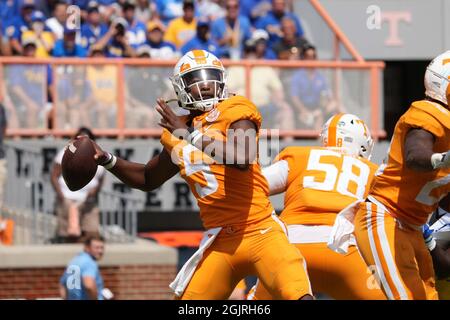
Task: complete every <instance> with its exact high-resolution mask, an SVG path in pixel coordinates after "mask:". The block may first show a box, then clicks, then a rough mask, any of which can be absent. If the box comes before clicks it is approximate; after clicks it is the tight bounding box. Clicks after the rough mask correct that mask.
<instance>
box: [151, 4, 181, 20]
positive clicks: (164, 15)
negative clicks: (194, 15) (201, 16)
mask: <svg viewBox="0 0 450 320" xmlns="http://www.w3.org/2000/svg"><path fill="white" fill-rule="evenodd" d="M155 4H156V9H157V11H158V14H159V18H160V19H161V20H162V22H163V23H164V24H165V25H168V24H169V22H170V21H171V20H172V19H175V18H178V17H181V16H182V15H183V0H156V1H155Z"/></svg>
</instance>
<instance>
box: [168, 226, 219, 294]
mask: <svg viewBox="0 0 450 320" xmlns="http://www.w3.org/2000/svg"><path fill="white" fill-rule="evenodd" d="M220 230H222V227H218V228H213V229H209V230H207V231H206V232H205V233H204V234H203V238H202V241H201V242H200V246H199V248H198V250H197V251H195V253H194V254H193V255H192V257H191V258H190V259H189V260H188V261H187V262H186V263H185V264H184V266H183V267H182V268H181V270H180V271H179V272H178V274H177V276H176V277H175V280H173V282H172V283H171V284H170V285H169V287H170V288H171V289H172V290H173V291H174V292H175V295H177V296H178V297H181V295H182V294H183V292H184V290H185V289H186V287H187V285H188V284H189V282H190V281H191V278H192V276H193V275H194V272H195V269H196V268H197V265H198V264H199V262H200V261H201V260H202V258H203V253H204V252H205V250H206V249H208V248H209V246H210V245H211V244H212V243H213V241H214V239H216V237H217V235H218V234H219V232H220Z"/></svg>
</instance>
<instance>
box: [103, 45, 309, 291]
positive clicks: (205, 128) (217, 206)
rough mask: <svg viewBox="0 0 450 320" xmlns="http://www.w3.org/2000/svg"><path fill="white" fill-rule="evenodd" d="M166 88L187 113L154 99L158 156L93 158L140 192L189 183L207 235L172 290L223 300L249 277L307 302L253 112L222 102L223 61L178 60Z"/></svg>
mask: <svg viewBox="0 0 450 320" xmlns="http://www.w3.org/2000/svg"><path fill="white" fill-rule="evenodd" d="M172 83H173V86H174V89H175V92H176V94H177V97H178V104H179V106H181V107H182V108H184V109H188V110H190V115H189V116H188V117H179V116H176V115H175V113H174V112H173V111H172V110H171V108H170V107H169V106H168V105H167V103H166V102H165V101H164V100H161V99H159V100H158V101H157V102H158V106H157V111H158V112H159V113H160V114H161V116H162V120H161V123H160V125H161V126H162V127H164V130H163V134H162V136H161V143H162V145H163V146H164V149H163V151H162V152H161V153H160V154H159V155H158V156H156V157H154V158H153V159H151V160H150V161H149V162H148V163H147V164H146V165H143V164H138V163H132V162H129V161H125V160H123V159H119V158H116V157H115V156H112V155H111V154H109V153H107V152H104V151H103V150H101V148H100V147H98V146H97V154H96V159H97V162H98V163H99V164H100V165H103V166H105V168H106V169H108V170H110V171H111V172H112V173H113V174H114V175H116V176H117V177H118V178H119V179H120V180H122V181H123V182H124V183H126V184H127V185H129V186H131V187H134V188H138V189H141V190H144V191H149V190H153V189H155V188H158V187H159V186H161V185H162V184H163V183H164V182H165V181H167V180H168V179H170V178H171V177H173V176H174V175H175V174H177V173H178V172H179V173H180V174H181V176H182V177H183V178H184V179H185V180H186V181H187V183H188V184H189V186H190V188H191V191H192V193H193V194H194V195H195V197H196V198H197V201H198V205H199V208H200V216H201V219H202V221H203V225H204V227H205V229H207V232H205V236H204V238H203V240H202V242H201V244H200V248H199V250H198V251H197V252H196V253H195V254H194V255H193V256H192V257H191V259H189V260H188V262H187V263H186V264H185V266H184V267H183V268H182V269H181V270H180V272H179V274H178V275H177V277H176V279H175V280H174V282H172V283H171V285H170V286H171V288H172V289H173V290H174V291H175V294H176V296H177V297H178V298H181V299H227V298H228V297H229V296H230V294H231V292H232V291H233V289H234V288H235V287H236V285H237V283H238V282H239V281H240V280H241V279H242V278H244V277H245V276H247V275H253V274H254V275H258V277H259V279H261V281H262V282H263V283H264V284H265V285H266V286H267V287H268V290H269V291H270V293H271V294H273V295H274V296H275V297H277V298H280V299H301V298H304V299H311V298H312V294H311V289H310V285H309V280H308V277H307V273H306V269H305V268H304V260H303V257H302V256H301V254H300V252H299V251H298V250H297V248H295V247H294V246H293V245H291V244H290V243H289V241H288V238H287V236H286V234H285V230H284V225H283V223H281V222H280V221H279V220H278V218H277V216H276V215H275V214H274V209H273V207H272V205H271V203H270V201H269V197H268V196H269V195H268V193H269V188H268V185H267V181H266V179H265V178H264V177H263V175H262V173H261V168H260V166H259V164H258V163H257V159H256V157H257V152H256V147H257V139H258V130H259V128H260V125H261V116H260V114H259V112H258V110H257V108H256V107H255V105H253V103H251V102H250V101H249V100H247V99H246V98H244V97H241V96H233V97H228V94H227V89H226V76H225V69H224V67H223V65H222V63H221V62H220V61H219V60H218V59H217V58H216V57H215V56H214V55H212V54H211V53H209V52H207V51H204V50H194V51H191V52H188V53H187V54H185V55H184V56H183V57H182V58H181V59H180V60H179V61H178V63H177V64H176V66H175V69H174V76H173V78H172ZM229 129H230V130H229ZM237 133H240V134H241V135H239V134H237Z"/></svg>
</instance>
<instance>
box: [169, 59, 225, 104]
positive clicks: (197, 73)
mask: <svg viewBox="0 0 450 320" xmlns="http://www.w3.org/2000/svg"><path fill="white" fill-rule="evenodd" d="M171 80H172V84H173V87H174V89H175V93H176V94H177V96H178V101H179V104H180V106H181V107H182V108H184V109H187V110H200V111H203V112H205V111H209V110H211V109H212V108H213V107H214V106H215V105H216V104H217V103H219V102H220V101H221V100H223V99H225V98H227V96H228V92H227V90H226V86H225V83H226V74H225V72H224V71H223V70H221V69H219V68H212V67H208V68H198V69H194V70H190V71H188V72H186V73H184V74H181V75H179V76H175V77H173V78H172V79H171Z"/></svg>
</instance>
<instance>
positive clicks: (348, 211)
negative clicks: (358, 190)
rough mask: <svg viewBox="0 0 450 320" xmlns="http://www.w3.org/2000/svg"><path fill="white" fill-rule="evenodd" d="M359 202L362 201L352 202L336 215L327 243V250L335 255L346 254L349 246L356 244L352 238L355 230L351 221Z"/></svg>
mask: <svg viewBox="0 0 450 320" xmlns="http://www.w3.org/2000/svg"><path fill="white" fill-rule="evenodd" d="M361 202H362V200H357V201H355V202H352V203H351V204H349V205H348V206H347V207H345V208H344V209H342V210H341V212H339V213H338V215H337V217H336V220H335V221H334V225H333V228H332V229H331V234H330V238H329V240H328V243H327V246H328V248H330V249H331V250H333V251H335V252H337V253H340V254H346V253H347V252H348V247H349V245H355V244H356V240H355V237H354V236H353V231H354V229H355V226H354V225H353V221H354V219H355V215H356V211H358V208H359V204H360V203H361Z"/></svg>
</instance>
